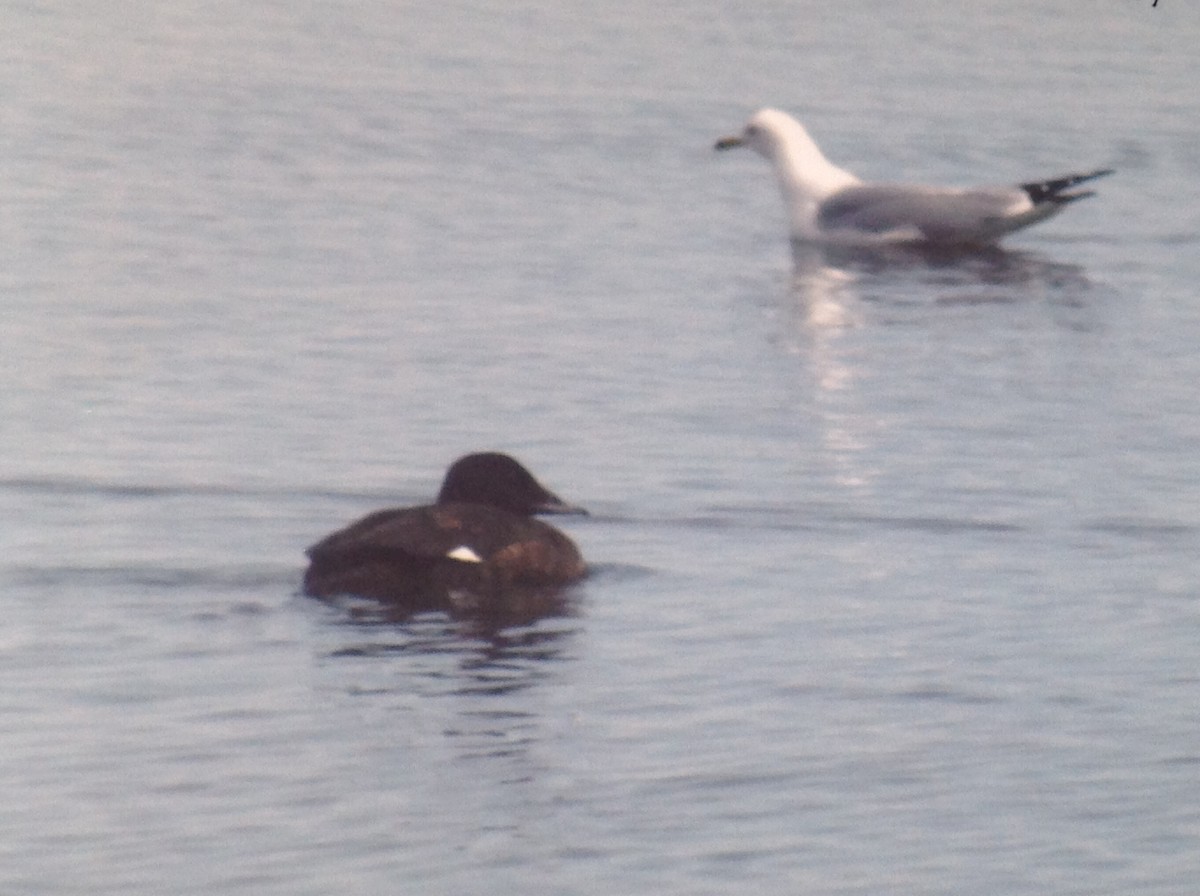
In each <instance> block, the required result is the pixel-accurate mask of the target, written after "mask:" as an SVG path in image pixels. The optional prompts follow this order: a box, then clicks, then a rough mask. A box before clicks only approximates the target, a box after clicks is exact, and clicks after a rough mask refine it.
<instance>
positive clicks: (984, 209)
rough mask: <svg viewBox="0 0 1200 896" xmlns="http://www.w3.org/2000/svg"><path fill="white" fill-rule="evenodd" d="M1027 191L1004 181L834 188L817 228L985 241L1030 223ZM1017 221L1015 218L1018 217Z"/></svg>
mask: <svg viewBox="0 0 1200 896" xmlns="http://www.w3.org/2000/svg"><path fill="white" fill-rule="evenodd" d="M1032 207H1033V202H1032V201H1031V199H1030V198H1029V195H1028V194H1027V193H1026V192H1025V191H1023V190H1020V189H1016V188H1009V187H998V188H984V189H975V190H950V189H937V188H934V187H916V186H911V187H910V186H904V185H900V184H864V185H862V186H853V187H847V188H845V189H843V190H839V191H838V192H837V193H834V194H833V195H832V196H831V197H829V198H828V199H827V200H825V202H823V203H822V204H821V207H820V210H819V211H818V213H817V223H818V226H819V227H820V229H821V230H822V231H825V232H828V233H834V232H836V231H848V232H852V233H869V234H874V235H878V236H881V237H883V236H887V237H889V238H895V237H896V236H897V235H906V234H907V235H908V236H910V237H911V238H912V239H918V238H924V239H927V240H929V241H931V242H937V243H978V242H987V241H989V240H993V239H995V238H996V237H997V236H999V235H1001V234H1003V233H1006V232H1008V231H1009V230H1012V229H1014V228H1015V227H1017V226H1023V225H1024V224H1025V223H1031V222H1030V221H1027V220H1026V219H1025V217H1024V215H1025V213H1028V212H1029V211H1030V210H1031V209H1032ZM1018 222H1019V223H1018Z"/></svg>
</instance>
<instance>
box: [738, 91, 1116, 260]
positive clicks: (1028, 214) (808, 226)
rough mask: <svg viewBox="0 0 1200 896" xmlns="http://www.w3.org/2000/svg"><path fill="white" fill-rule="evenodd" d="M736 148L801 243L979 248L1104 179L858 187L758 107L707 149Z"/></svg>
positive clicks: (799, 134)
mask: <svg viewBox="0 0 1200 896" xmlns="http://www.w3.org/2000/svg"><path fill="white" fill-rule="evenodd" d="M737 146H747V147H749V148H750V149H753V150H754V151H755V152H757V153H758V154H759V155H761V156H763V157H764V158H765V159H766V160H767V161H769V162H770V163H771V164H772V165H773V166H774V168H775V175H776V176H777V177H778V178H779V186H780V189H781V190H782V191H783V201H784V204H785V205H786V206H787V209H788V213H789V215H790V216H791V228H792V238H793V239H794V240H796V241H798V242H802V243H825V244H842V245H847V244H848V245H863V244H868V245H870V244H881V243H882V244H892V243H924V244H928V245H936V246H950V247H954V246H964V247H972V246H987V245H991V244H993V243H995V242H997V241H998V240H999V239H1000V238H1001V237H1003V236H1005V235H1006V234H1009V233H1012V232H1013V231H1015V230H1020V229H1021V228H1023V227H1028V226H1029V225H1030V224H1036V223H1037V222H1038V221H1044V220H1046V219H1047V218H1049V217H1051V216H1052V215H1055V214H1057V213H1058V212H1060V211H1062V209H1063V208H1064V207H1065V206H1067V205H1069V204H1070V203H1072V202H1075V201H1076V200H1078V199H1083V198H1085V197H1087V196H1092V195H1094V194H1093V192H1092V191H1091V190H1075V189H1074V188H1075V187H1077V186H1078V185H1079V184H1082V183H1086V182H1087V181H1090V180H1094V179H1095V178H1097V177H1103V176H1104V175H1106V174H1112V169H1111V168H1103V169H1100V170H1097V171H1090V172H1088V173H1086V174H1069V175H1066V176H1064V177H1055V178H1051V179H1050V180H1042V181H1033V182H1031V183H1024V184H1017V185H1015V186H999V187H975V188H967V189H958V188H954V187H931V186H919V185H908V184H892V183H864V182H863V181H861V180H859V178H857V177H855V176H854V175H853V174H851V173H850V172H849V171H846V170H845V169H844V168H839V167H837V166H836V165H834V164H833V163H832V162H830V161H829V160H828V159H827V158H825V155H824V153H822V152H821V150H820V148H819V147H818V146H817V144H816V143H815V142H814V141H813V139H812V137H810V136H809V135H808V131H806V130H805V129H804V126H803V125H802V124H800V122H798V121H797V120H796V119H794V118H793V117H792V116H790V115H788V114H787V113H786V112H780V111H779V110H778V109H760V110H759V111H758V112H756V113H754V115H753V116H751V118H750V120H749V121H748V122H747V123H746V126H745V128H744V130H743V131H742V133H741V134H739V135H737V136H734V137H723V138H722V139H720V140H718V141H717V143H716V146H715V147H714V148H715V149H732V148H734V147H737Z"/></svg>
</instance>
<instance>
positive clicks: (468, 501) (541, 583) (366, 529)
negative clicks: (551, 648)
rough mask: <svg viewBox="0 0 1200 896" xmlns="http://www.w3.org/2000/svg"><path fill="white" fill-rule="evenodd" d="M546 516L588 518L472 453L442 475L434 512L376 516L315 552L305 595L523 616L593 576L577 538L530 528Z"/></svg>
mask: <svg viewBox="0 0 1200 896" xmlns="http://www.w3.org/2000/svg"><path fill="white" fill-rule="evenodd" d="M541 513H577V514H586V513H587V511H585V510H583V509H582V508H580V507H575V506H573V505H571V504H568V503H566V502H565V501H563V500H562V499H561V498H559V497H558V496H557V495H555V494H554V493H553V492H551V491H549V490H548V489H547V488H545V487H544V486H543V485H542V484H541V483H540V482H538V481H537V480H536V479H535V478H534V477H533V475H532V474H531V473H530V472H529V471H528V470H526V469H525V467H523V466H522V465H521V464H520V463H518V462H517V461H516V460H514V459H513V458H511V457H509V456H508V455H506V454H498V453H494V452H489V453H481V454H469V455H467V456H466V457H461V458H459V459H458V460H456V461H455V462H454V463H453V464H451V466H450V469H449V470H447V471H446V478H445V479H444V480H443V481H442V489H441V491H440V492H439V493H438V496H437V500H436V502H435V503H433V504H429V505H425V506H422V507H408V508H399V509H393V510H380V511H376V512H375V513H372V514H369V515H368V516H365V517H363V518H362V519H361V520H359V521H358V522H356V523H351V524H350V525H349V526H347V527H346V528H344V529H341V530H339V531H337V532H334V533H333V534H332V535H329V536H326V537H325V538H323V539H321V540H320V541H318V542H317V543H316V544H314V545H313V546H312V547H310V548H309V549H308V551H307V553H308V558H309V561H310V562H309V566H308V570H307V571H306V572H305V574H304V593H305V594H308V595H311V596H313V597H326V598H327V597H334V596H338V595H357V596H360V597H367V598H372V599H374V600H377V601H380V602H381V603H384V604H386V605H387V606H388V608H389V610H390V611H391V612H392V613H393V614H401V615H406V614H411V613H417V612H422V611H427V610H441V611H444V612H447V613H449V614H450V615H452V616H456V617H470V616H485V615H509V614H510V611H511V612H512V613H516V614H517V615H522V608H523V607H525V608H526V609H527V608H528V605H529V604H530V601H531V600H533V601H534V603H536V600H535V598H534V597H533V596H537V595H542V596H544V595H546V594H547V593H553V592H555V591H557V590H561V587H562V586H564V585H567V584H569V583H571V582H574V581H576V580H577V579H580V578H582V577H583V575H584V574H585V572H586V571H587V567H586V566H585V564H584V562H583V557H582V556H581V555H580V553H579V549H578V548H577V547H576V546H575V544H574V543H573V542H572V541H571V539H569V538H568V537H567V536H566V535H564V534H563V533H562V532H559V531H558V530H557V529H555V528H554V527H552V526H549V525H547V524H546V523H543V522H542V521H541V520H537V519H534V514H541ZM525 615H532V614H529V613H526V614H525Z"/></svg>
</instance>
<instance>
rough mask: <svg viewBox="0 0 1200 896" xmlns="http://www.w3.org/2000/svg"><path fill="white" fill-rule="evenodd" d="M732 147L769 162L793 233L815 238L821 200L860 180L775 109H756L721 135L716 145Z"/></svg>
mask: <svg viewBox="0 0 1200 896" xmlns="http://www.w3.org/2000/svg"><path fill="white" fill-rule="evenodd" d="M737 146H745V147H748V148H750V149H753V150H754V151H755V152H757V153H758V154H759V155H761V156H762V157H763V158H764V159H766V160H767V161H768V162H770V163H771V165H772V166H773V167H774V169H775V176H776V177H777V178H778V179H779V188H780V190H782V191H783V202H784V206H785V207H786V208H787V209H788V212H789V214H790V216H791V225H792V234H793V236H795V237H797V238H802V239H815V238H817V237H818V236H819V229H818V227H817V210H818V208H819V206H820V204H821V203H822V202H823V201H824V200H826V199H828V198H829V197H830V196H832V195H833V194H834V193H836V192H837V191H838V190H840V189H842V188H843V187H849V186H853V185H854V184H857V183H860V182H861V181H859V179H858V178H857V177H855V176H854V175H853V174H851V173H850V172H849V171H846V170H845V169H843V168H839V167H837V166H836V165H834V164H833V163H832V162H831V161H829V159H827V158H825V154H824V153H823V152H821V149H820V147H819V146H817V144H816V141H814V140H813V138H812V137H810V136H809V135H808V131H806V130H805V129H804V125H802V124H800V122H798V121H796V119H794V118H792V116H790V115H788V114H787V113H786V112H780V111H779V110H778V109H759V110H758V111H757V112H755V113H754V115H752V116H751V117H750V120H749V121H747V122H746V126H745V128H744V129H743V130H742V133H741V134H739V135H738V136H736V137H724V138H722V139H721V140H718V141H717V144H716V148H717V149H732V148H734V147H737Z"/></svg>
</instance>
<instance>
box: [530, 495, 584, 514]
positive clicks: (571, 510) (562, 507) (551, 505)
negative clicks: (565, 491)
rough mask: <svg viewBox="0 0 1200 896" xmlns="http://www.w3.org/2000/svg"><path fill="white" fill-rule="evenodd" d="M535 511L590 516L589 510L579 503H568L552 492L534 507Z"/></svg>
mask: <svg viewBox="0 0 1200 896" xmlns="http://www.w3.org/2000/svg"><path fill="white" fill-rule="evenodd" d="M533 512H534V513H555V514H574V515H575V516H588V512H587V510H585V509H584V508H582V507H580V506H579V505H578V504H568V503H567V502H566V501H564V500H563V499H562V498H560V497H559V496H558V495H554V494H550V495H547V496H546V498H545V499H543V500H542V501H541V503H539V504H538V505H537V506H536V507H534V508H533Z"/></svg>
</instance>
